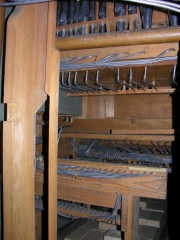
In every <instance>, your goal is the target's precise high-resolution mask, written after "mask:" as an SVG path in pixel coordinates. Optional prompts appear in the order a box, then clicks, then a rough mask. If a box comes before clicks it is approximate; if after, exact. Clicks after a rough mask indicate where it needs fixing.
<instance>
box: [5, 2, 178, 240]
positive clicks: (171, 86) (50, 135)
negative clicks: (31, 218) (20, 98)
mask: <svg viewBox="0 0 180 240" xmlns="http://www.w3.org/2000/svg"><path fill="white" fill-rule="evenodd" d="M37 5H38V4H37ZM39 5H41V6H40V7H39V8H41V7H42V6H44V7H43V8H44V13H41V15H42V16H41V18H40V17H38V16H35V20H34V23H36V21H40V23H41V25H40V26H39V28H38V30H37V32H38V31H39V32H40V33H39V35H38V34H37V32H36V34H37V37H36V40H38V41H40V39H41V37H42V36H43V37H45V40H44V41H43V46H42V44H41V43H40V42H39V46H38V47H40V48H42V49H41V51H40V50H39V51H40V53H39V59H38V60H39V62H38V64H39V67H41V69H43V71H41V73H39V75H37V76H38V78H37V85H38V89H37V88H36V84H35V82H34V83H32V84H33V85H32V86H31V88H32V89H36V90H37V91H36V90H35V91H32V94H34V95H33V96H34V99H35V100H33V101H36V104H35V108H34V110H33V111H32V113H33V114H34V113H35V115H36V131H35V137H36V149H35V150H36V151H35V152H36V154H35V166H36V170H35V189H34V191H35V194H36V198H35V199H36V201H35V205H36V207H37V208H43V207H44V209H46V201H44V199H46V196H47V199H48V201H47V209H48V234H49V235H48V236H49V238H48V239H54V237H55V238H56V237H57V236H56V234H57V233H56V230H55V226H56V220H54V219H55V216H56V214H57V213H58V214H59V215H62V216H66V217H71V218H88V219H91V220H97V221H100V222H106V223H111V224H114V225H117V226H119V229H120V230H121V232H122V233H123V239H125V240H131V239H139V238H138V234H139V232H138V223H139V220H138V219H139V207H137V206H139V201H140V198H141V197H145V198H151V199H164V200H166V199H167V185H168V177H169V176H171V175H173V171H174V167H173V166H176V161H177V158H178V141H179V140H178V136H179V135H178V134H179V132H178V122H179V114H178V101H179V55H178V54H179V39H180V31H179V30H180V28H179V3H178V1H177V2H170V1H118V0H115V1H104V0H103V1H88V0H79V1H78V0H77V1H75V0H71V1H64V0H63V1H57V4H55V3H54V2H50V3H42V4H39ZM47 6H49V7H47ZM17 8H18V7H17ZM39 8H38V7H37V6H36V5H33V6H29V7H24V9H21V10H19V11H20V14H19V13H18V11H16V12H15V14H14V15H13V16H12V17H10V19H11V22H10V24H9V25H10V26H9V31H12V30H13V31H14V28H15V31H16V32H17V33H18V34H19V32H18V31H19V30H17V26H16V24H17V23H19V22H21V25H23V22H22V19H24V18H26V17H27V16H28V17H29V19H31V18H32V16H34V11H37V12H38V11H40V10H39ZM23 11H24V13H23ZM43 14H44V16H43ZM42 18H44V22H45V21H46V22H47V26H44V25H43V20H42ZM14 22H15V24H14V25H13V23H14ZM28 24H29V23H28ZM25 25H27V24H26V23H25ZM41 26H43V27H42V28H41ZM26 27H28V25H27V26H26ZM26 27H24V29H26ZM31 30H32V29H31ZM25 31H26V30H25ZM32 31H33V30H32ZM18 34H17V39H19V41H20V40H22V39H23V38H24V36H21V34H19V35H18ZM9 36H11V35H10V33H9ZM31 38H32V39H33V36H31ZM22 41H23V43H24V44H25V42H26V36H25V39H24V40H22ZM36 42H37V41H36ZM34 44H37V43H34ZM29 45H30V44H29ZM17 47H18V48H20V47H19V46H17ZM43 47H45V48H46V54H45V55H44V56H43ZM33 50H34V49H33ZM12 51H13V49H12ZM7 54H8V53H7ZM9 54H10V53H9ZM34 54H35V55H34V56H33V59H35V58H36V53H34ZM21 58H22V59H21V63H23V56H21ZM44 59H45V60H44ZM12 64H16V63H14V62H13V63H12ZM7 65H8V64H7ZM15 66H16V65H15ZM43 66H46V67H45V68H43ZM16 67H17V66H16ZM33 67H34V70H33V71H34V72H35V73H36V67H35V66H33ZM42 72H43V74H44V75H43V76H42ZM26 73H27V72H26V71H25V72H24V74H26ZM12 74H13V72H12ZM19 74H21V73H19V72H18V74H17V77H18V76H19ZM8 77H9V76H8V75H7V79H5V95H6V98H5V99H6V100H5V101H6V103H8V104H10V103H11V102H16V99H13V97H12V99H10V100H9V99H8V97H9V95H8V94H9V92H10V90H9V89H10V85H8ZM43 77H44V79H45V80H43ZM14 81H16V82H17V81H19V80H16V79H15V80H14ZM6 82H7V84H6ZM16 82H15V84H16ZM28 84H30V83H28ZM18 86H19V85H18V82H17V89H18ZM44 86H45V91H44V90H43V89H44ZM18 91H20V90H16V94H18ZM26 91H27V88H26ZM41 91H42V92H43V91H44V92H43V93H41ZM44 93H45V94H47V96H48V98H47V100H46V97H42V96H43V94H44ZM26 94H27V93H26ZM58 94H59V96H58ZM12 95H13V94H12ZM13 96H14V95H13ZM39 96H41V98H42V99H40V97H39ZM62 96H63V97H62ZM24 97H25V96H24ZM48 100H49V101H48ZM33 101H32V102H33ZM9 102H10V103H9ZM58 102H59V103H58ZM44 103H45V104H44ZM47 103H48V104H47ZM28 104H29V103H28ZM42 104H44V105H43V107H42ZM58 104H59V106H58ZM62 106H63V107H62ZM62 108H63V111H62ZM8 109H9V110H8V117H9V119H10V120H9V121H11V122H12V123H13V124H15V122H14V121H16V119H17V120H18V119H19V115H18V114H15V115H14V112H16V111H17V113H19V112H21V111H22V110H18V106H16V104H15V103H13V104H12V105H9V108H8ZM42 109H43V110H42ZM58 110H59V112H58ZM18 111H19V112H18ZM24 111H26V110H24ZM24 114H26V112H25V113H24ZM27 116H28V117H30V116H29V115H27ZM14 118H15V120H14ZM31 121H34V120H31ZM22 124H23V123H22ZM6 127H7V129H8V126H6ZM26 127H27V126H26ZM12 131H15V130H12ZM28 131H30V130H28ZM25 134H26V133H25ZM27 136H28V133H27ZM55 145H56V147H55ZM26 147H27V145H26ZM31 151H32V150H31ZM57 152H58V154H57ZM5 158H6V156H4V159H5ZM24 168H25V166H24ZM31 168H32V169H33V166H31ZM5 169H6V166H5ZM22 171H24V170H22ZM175 172H176V170H175ZM56 173H57V174H56ZM22 179H24V178H23V176H22ZM6 187H7V186H6V184H5V188H6ZM7 197H8V196H7ZM5 209H6V206H5ZM27 239H28V238H27Z"/></svg>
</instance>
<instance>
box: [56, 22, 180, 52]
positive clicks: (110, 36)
mask: <svg viewBox="0 0 180 240" xmlns="http://www.w3.org/2000/svg"><path fill="white" fill-rule="evenodd" d="M179 41H180V27H171V28H158V29H150V30H149V29H147V30H145V29H144V30H143V31H142V30H141V31H134V32H126V31H125V32H123V33H121V32H113V33H104V34H99V35H98V34H96V35H86V36H76V37H71V38H68V37H65V38H57V39H56V47H57V48H58V49H59V50H61V51H66V50H75V49H92V48H103V47H117V46H132V45H138V44H139V45H140V44H157V43H171V42H179Z"/></svg>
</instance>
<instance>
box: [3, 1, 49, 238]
mask: <svg viewBox="0 0 180 240" xmlns="http://www.w3.org/2000/svg"><path fill="white" fill-rule="evenodd" d="M47 10H48V9H47V4H46V3H44V4H33V5H29V6H23V7H22V6H19V7H16V8H15V10H14V11H13V13H12V15H11V16H10V17H9V18H8V22H7V35H6V53H5V81H4V103H7V111H8V113H7V122H4V124H3V143H4V144H3V205H4V206H3V208H4V209H3V210H4V214H3V217H4V221H3V223H4V239H5V240H9V239H14V240H24V239H26V240H32V239H35V206H34V151H35V149H34V126H35V118H34V116H35V114H36V112H37V110H38V109H39V108H40V106H41V105H42V104H43V103H44V101H45V100H46V93H45V92H44V85H45V60H46V51H44V49H46V35H47V24H45V23H47Z"/></svg>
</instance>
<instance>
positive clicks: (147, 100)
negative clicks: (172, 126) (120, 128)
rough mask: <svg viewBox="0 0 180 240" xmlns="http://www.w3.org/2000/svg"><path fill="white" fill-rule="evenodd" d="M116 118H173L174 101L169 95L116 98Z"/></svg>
mask: <svg viewBox="0 0 180 240" xmlns="http://www.w3.org/2000/svg"><path fill="white" fill-rule="evenodd" d="M114 104H115V106H114V111H115V118H121V119H123V118H126V119H130V118H132V117H136V118H137V119H168V118H172V99H171V96H170V95H168V94H161V95H155V94H154V95H146V97H144V96H142V95H138V96H137V95H136V96H132V95H130V96H120V97H119V96H115V103H114Z"/></svg>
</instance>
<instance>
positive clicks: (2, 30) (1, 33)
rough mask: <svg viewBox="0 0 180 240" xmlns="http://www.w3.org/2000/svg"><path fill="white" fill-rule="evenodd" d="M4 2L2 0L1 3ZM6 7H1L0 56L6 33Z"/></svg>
mask: <svg viewBox="0 0 180 240" xmlns="http://www.w3.org/2000/svg"><path fill="white" fill-rule="evenodd" d="M1 2H4V0H0V3H1ZM4 10H5V8H4V7H0V56H1V49H2V42H3V34H4V13H5V11H4Z"/></svg>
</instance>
